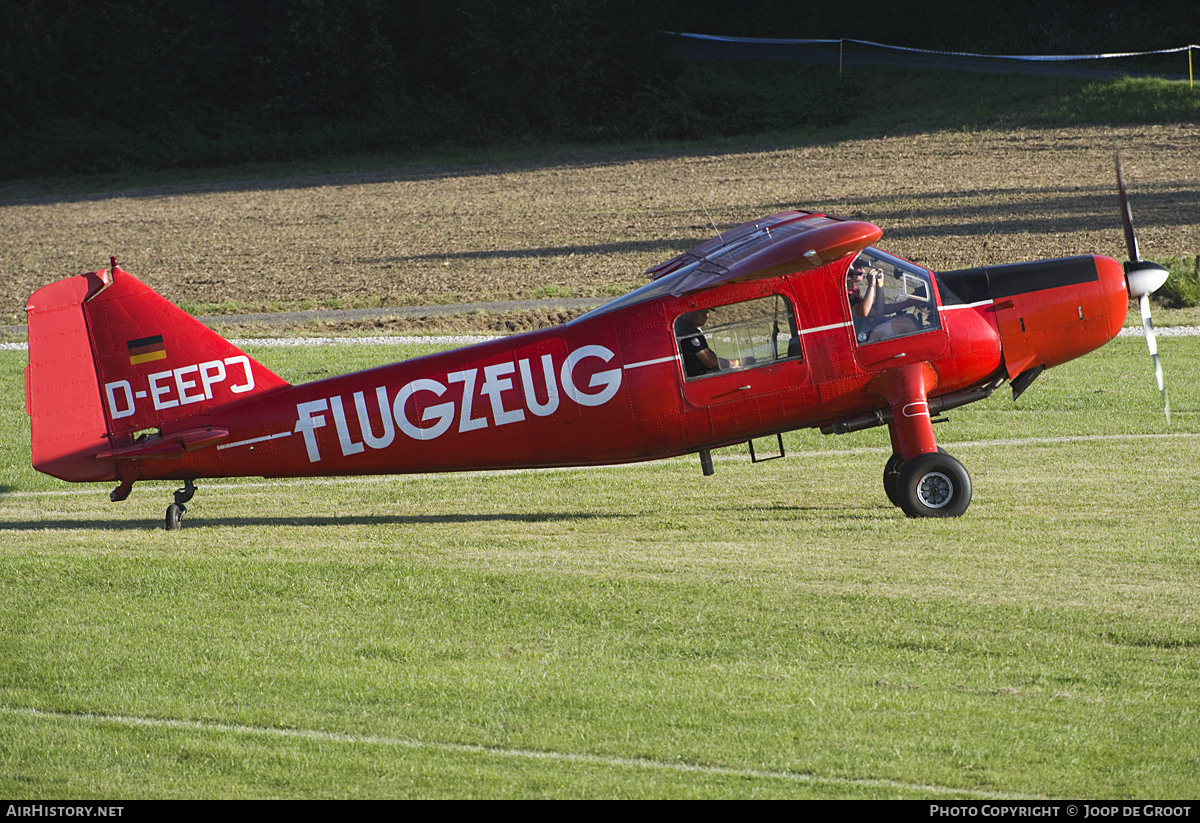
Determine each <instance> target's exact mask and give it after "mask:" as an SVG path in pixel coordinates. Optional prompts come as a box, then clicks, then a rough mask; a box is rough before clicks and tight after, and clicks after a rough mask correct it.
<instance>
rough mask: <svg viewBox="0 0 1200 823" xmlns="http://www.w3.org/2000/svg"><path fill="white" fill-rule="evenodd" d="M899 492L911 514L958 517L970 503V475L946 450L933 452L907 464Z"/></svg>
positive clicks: (906, 510)
mask: <svg viewBox="0 0 1200 823" xmlns="http://www.w3.org/2000/svg"><path fill="white" fill-rule="evenodd" d="M889 462H890V461H889ZM885 488H886V486H885ZM896 494H897V495H898V497H899V498H900V499H899V502H898V503H897V505H898V506H899V507H900V508H901V510H902V511H903V512H904V513H905V514H906V515H908V516H909V517H959V516H960V515H962V513H963V512H965V511H966V510H967V507H968V506H970V505H971V476H970V475H969V474H967V470H966V469H965V468H963V464H962V463H959V462H958V461H957V460H955V459H954V458H953V457H951V456H950V455H948V454H946V453H945V452H940V451H939V452H937V453H936V454H935V453H932V452H930V453H928V454H922V455H919V456H917V457H914V458H913V459H912V460H910V461H908V462H907V463H905V464H904V466H903V468H901V469H900V476H899V477H898V478H897V484H896Z"/></svg>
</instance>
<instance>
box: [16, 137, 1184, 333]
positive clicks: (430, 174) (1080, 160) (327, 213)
mask: <svg viewBox="0 0 1200 823" xmlns="http://www.w3.org/2000/svg"><path fill="white" fill-rule="evenodd" d="M1118 147H1119V148H1120V150H1121V153H1122V158H1123V162H1124V166H1125V173H1126V179H1127V181H1128V184H1129V187H1130V196H1131V201H1132V206H1133V210H1134V219H1135V221H1136V223H1137V226H1138V231H1139V239H1140V241H1141V245H1142V251H1143V254H1144V256H1146V257H1149V258H1154V259H1163V258H1166V257H1182V256H1184V255H1189V256H1190V255H1194V254H1196V253H1197V252H1198V251H1200V126H1195V125H1182V126H1139V127H1123V128H1088V129H1062V130H1047V131H1035V130H1014V131H992V132H984V133H978V132H977V133H967V132H962V133H958V132H955V133H938V134H921V135H910V136H903V137H884V138H881V139H874V140H852V141H846V142H841V143H832V144H824V145H805V146H799V147H783V148H763V149H761V150H737V151H728V152H712V153H705V152H701V151H698V150H697V151H693V152H675V153H670V154H668V153H661V154H654V153H638V154H635V153H623V154H602V153H586V154H585V153H580V154H563V155H558V156H553V157H547V158H544V159H542V160H541V161H537V162H524V163H520V164H497V165H476V166H421V167H404V168H398V169H389V170H381V171H377V172H370V173H356V174H341V175H328V176H313V177H304V178H292V179H283V180H269V181H265V180H260V181H254V180H249V181H246V180H238V181H230V182H227V183H224V184H216V185H206V186H193V187H182V186H181V187H172V188H162V189H142V190H136V191H126V192H116V193H104V194H98V195H93V196H70V197H56V198H42V199H29V198H28V197H26V198H25V199H14V195H13V194H12V190H10V195H9V196H10V199H8V200H5V201H0V262H2V265H3V272H4V276H3V278H2V279H0V325H6V324H18V323H23V322H24V317H23V314H24V313H23V311H22V308H23V306H24V304H25V301H26V299H27V298H28V296H29V294H30V292H32V291H33V290H34V289H35V288H37V287H38V286H40V285H42V284H44V283H47V282H50V281H51V280H54V279H57V278H59V277H63V276H66V275H69V274H77V273H79V272H82V271H88V270H92V269H98V268H102V267H103V266H105V265H106V264H107V260H108V256H109V255H110V254H115V255H117V256H118V257H119V259H120V261H121V264H122V266H123V267H124V268H126V269H127V270H129V271H130V272H132V273H134V274H135V275H137V276H138V277H139V278H141V279H143V280H145V281H146V282H147V283H149V284H150V285H151V286H153V287H154V288H155V289H157V290H159V291H160V292H161V293H162V294H163V295H165V296H166V297H167V298H169V299H171V300H173V301H176V302H184V303H187V304H189V305H191V306H193V307H195V306H197V305H200V306H201V307H202V308H204V309H206V310H210V307H211V305H213V304H223V303H227V302H232V303H235V304H236V305H235V306H231V307H229V308H230V309H232V308H237V309H238V310H244V311H264V310H275V309H280V310H282V309H289V308H299V307H310V308H311V307H322V306H330V307H337V308H351V307H358V306H379V305H385V306H390V305H423V304H431V303H458V302H468V301H479V300H501V299H521V298H535V297H556V296H591V295H610V294H618V293H622V292H624V291H626V290H628V289H630V288H633V287H635V286H637V285H639V284H641V283H642V282H644V276H643V274H642V272H643V271H644V270H645V269H646V267H648V266H650V265H652V264H654V263H656V262H659V261H661V260H663V259H666V258H668V257H670V256H672V255H673V254H675V253H677V252H679V251H681V250H683V249H686V248H688V247H690V246H692V245H694V244H695V243H697V242H699V241H701V240H704V239H707V238H708V237H710V236H712V235H713V234H714V233H715V232H714V228H713V227H714V225H715V226H716V227H717V228H720V229H724V228H728V227H731V226H734V225H737V224H739V223H742V222H745V221H747V220H751V219H753V218H755V217H758V216H763V215H767V214H770V213H772V212H775V211H780V210H783V209H789V208H801V209H810V210H817V211H825V212H827V213H830V214H836V215H841V216H847V217H855V218H859V219H864V220H869V221H871V222H874V223H876V224H878V225H879V226H881V227H882V228H883V230H884V239H883V241H881V243H880V245H881V246H883V247H884V248H886V249H888V250H890V251H893V252H895V253H898V254H900V255H902V256H904V257H908V258H910V259H913V260H917V261H920V262H922V263H923V264H925V265H927V266H929V267H931V268H934V269H947V268H957V267H964V266H971V265H977V264H983V263H1004V262H1014V261H1019V260H1025V259H1032V258H1041V257H1053V256H1060V255H1071V254H1080V253H1092V252H1098V253H1102V254H1108V255H1112V256H1115V257H1117V258H1118V259H1124V257H1125V252H1124V241H1123V238H1122V233H1121V229H1120V223H1119V219H1118V213H1117V198H1116V194H1115V178H1114V171H1113V151H1114V149H1116V148H1118ZM563 316H564V315H562V314H561V313H556V312H546V311H544V310H543V311H540V312H536V313H530V314H529V315H528V316H526V317H522V318H521V319H520V320H519V321H518V322H517V324H516V325H517V327H527V326H529V325H539V324H542V325H544V324H546V323H550V322H557V321H558V320H561V319H562V317H563ZM391 322H392V323H393V326H394V327H401V326H414V325H415V326H421V325H422V321H420V320H417V321H403V322H398V321H391ZM425 325H426V326H429V325H437V326H440V327H447V326H456V327H458V328H472V327H477V328H494V327H496V326H495V318H491V319H488V318H484V317H479V318H475V319H472V318H470V317H467V318H459V319H458V320H453V321H450V320H446V319H444V318H439V319H437V320H436V321H433V320H431V321H428V322H426V323H425ZM509 325H510V326H511V325H513V324H511V323H510V324H509Z"/></svg>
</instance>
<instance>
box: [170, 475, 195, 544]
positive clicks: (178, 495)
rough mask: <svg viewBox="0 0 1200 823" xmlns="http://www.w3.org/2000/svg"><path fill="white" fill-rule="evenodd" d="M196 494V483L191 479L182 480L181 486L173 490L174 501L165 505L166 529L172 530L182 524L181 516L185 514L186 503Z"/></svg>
mask: <svg viewBox="0 0 1200 823" xmlns="http://www.w3.org/2000/svg"><path fill="white" fill-rule="evenodd" d="M195 494H196V484H195V481H193V480H185V481H183V488H182V489H176V490H175V502H174V503H172V504H171V505H169V506H167V531H174V530H175V529H178V528H180V527H181V526H183V516H184V515H185V514H187V505H186V504H187V503H189V502H191V499H192V496H193V495H195Z"/></svg>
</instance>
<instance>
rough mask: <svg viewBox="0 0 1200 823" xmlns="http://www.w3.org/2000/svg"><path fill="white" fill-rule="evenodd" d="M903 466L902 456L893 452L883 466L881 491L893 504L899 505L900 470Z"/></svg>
mask: <svg viewBox="0 0 1200 823" xmlns="http://www.w3.org/2000/svg"><path fill="white" fill-rule="evenodd" d="M902 468H904V458H903V457H901V456H900V455H898V454H895V453H893V454H892V456H891V457H889V458H888V462H887V463H886V464H884V467H883V491H884V493H885V494H886V495H887V499H888V500H890V501H891V502H892V505H893V506H899V505H900V470H901V469H902Z"/></svg>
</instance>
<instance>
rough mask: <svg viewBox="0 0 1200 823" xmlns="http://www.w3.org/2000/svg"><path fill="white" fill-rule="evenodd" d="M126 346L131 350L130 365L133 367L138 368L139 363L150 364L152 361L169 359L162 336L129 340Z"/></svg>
mask: <svg viewBox="0 0 1200 823" xmlns="http://www.w3.org/2000/svg"><path fill="white" fill-rule="evenodd" d="M125 346H126V347H127V348H128V349H129V365H131V366H136V365H137V364H138V363H149V362H151V361H152V360H166V359H167V346H166V344H165V343H163V338H162V335H161V334H156V335H154V336H153V337H139V338H138V339H137V340H129V341H126V343H125Z"/></svg>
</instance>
